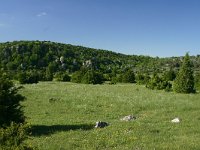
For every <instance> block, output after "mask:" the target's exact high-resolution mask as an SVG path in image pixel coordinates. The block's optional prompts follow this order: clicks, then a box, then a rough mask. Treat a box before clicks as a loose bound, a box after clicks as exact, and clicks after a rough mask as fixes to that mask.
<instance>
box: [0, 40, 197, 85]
mask: <svg viewBox="0 0 200 150" xmlns="http://www.w3.org/2000/svg"><path fill="white" fill-rule="evenodd" d="M183 58H184V57H183V56H180V57H170V58H159V57H150V56H142V55H140V56H138V55H125V54H120V53H115V52H112V51H108V50H101V49H93V48H87V47H83V46H74V45H70V44H63V43H56V42H50V41H13V42H5V43H0V59H1V62H0V68H1V70H3V71H4V72H7V73H8V74H9V75H10V76H11V77H12V78H13V79H18V80H20V81H21V83H26V82H27V80H29V81H30V82H33V83H34V82H35V81H36V80H37V81H42V80H43V81H47V80H53V79H54V78H57V79H58V80H59V78H62V79H60V80H65V81H69V80H71V79H70V78H71V76H72V81H74V82H81V80H82V81H83V83H98V82H97V81H93V82H90V81H88V80H90V78H92V77H93V76H94V75H97V76H98V77H97V78H96V80H100V79H102V78H103V80H105V81H112V82H113V83H115V82H118V81H120V82H132V83H133V82H135V80H138V81H137V83H142V82H143V81H144V80H146V79H148V78H149V76H151V77H152V76H153V77H155V78H156V80H160V79H157V77H158V76H159V75H160V74H166V72H172V74H171V75H172V76H173V73H174V74H176V73H177V72H178V70H179V68H180V65H181V63H182V61H183ZM190 60H191V62H192V64H193V70H194V74H197V75H198V76H199V72H200V55H197V56H190ZM85 68H90V71H89V72H87V70H88V69H85ZM91 70H95V73H93V72H92V71H91ZM30 74H31V75H30ZM34 74H35V75H34ZM36 74H37V75H36ZM85 74H87V76H85V77H83V79H81V80H80V79H79V77H81V76H84V75H85ZM123 74H124V76H122V75H123ZM135 74H136V75H137V76H135ZM73 75H74V76H73ZM145 75H148V76H145ZM24 76H29V78H28V79H27V78H24ZM30 76H31V77H30ZM36 76H37V79H36ZM128 78H129V79H130V80H128ZM174 78H175V77H172V79H170V80H173V79H174ZM79 80H80V81H79Z"/></svg>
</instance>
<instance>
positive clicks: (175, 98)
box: [21, 82, 200, 150]
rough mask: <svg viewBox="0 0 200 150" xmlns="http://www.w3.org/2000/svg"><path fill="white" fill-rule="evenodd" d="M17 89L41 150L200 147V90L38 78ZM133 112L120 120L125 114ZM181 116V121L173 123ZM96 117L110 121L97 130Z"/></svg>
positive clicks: (36, 145)
mask: <svg viewBox="0 0 200 150" xmlns="http://www.w3.org/2000/svg"><path fill="white" fill-rule="evenodd" d="M24 87H25V88H24V89H23V90H22V91H21V93H22V94H23V95H24V96H26V97H27V100H26V101H25V102H24V103H23V105H24V106H25V108H24V111H25V115H26V116H27V117H28V119H27V121H28V122H29V123H30V124H31V126H32V135H31V136H30V138H29V140H27V142H29V143H32V145H33V146H35V147H37V148H38V149H41V150H59V149H60V150H68V149H69V150H71V149H80V150H84V149H85V150H94V149H96V150H98V149H99V150H102V149H103V150H104V149H105V150H112V149H117V150H118V149H123V150H126V149H127V150H130V149H136V150H141V149H142V150H146V149H180V150H183V149H187V150H188V149H193V150H194V149H200V143H199V141H200V116H199V114H200V94H188V95H186V94H175V93H172V92H170V93H167V92H164V91H152V90H149V89H146V88H145V87H143V86H139V85H134V84H117V85H108V84H104V85H85V84H74V83H63V82H40V83H38V84H32V85H24ZM130 114H131V115H134V116H136V117H137V119H136V120H135V121H130V122H123V121H121V120H120V119H121V118H122V117H123V116H126V115H130ZM175 117H179V118H180V119H181V122H180V123H178V124H174V123H171V120H172V119H174V118H175ZM96 121H105V122H108V123H110V125H109V126H108V127H106V128H102V129H95V128H94V126H95V122H96Z"/></svg>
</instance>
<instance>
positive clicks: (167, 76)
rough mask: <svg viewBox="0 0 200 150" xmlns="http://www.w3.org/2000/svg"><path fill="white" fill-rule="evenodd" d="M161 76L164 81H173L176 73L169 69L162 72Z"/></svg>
mask: <svg viewBox="0 0 200 150" xmlns="http://www.w3.org/2000/svg"><path fill="white" fill-rule="evenodd" d="M163 78H164V80H166V81H173V80H174V79H175V78H176V73H175V71H174V70H172V69H170V70H169V71H166V72H164V75H163Z"/></svg>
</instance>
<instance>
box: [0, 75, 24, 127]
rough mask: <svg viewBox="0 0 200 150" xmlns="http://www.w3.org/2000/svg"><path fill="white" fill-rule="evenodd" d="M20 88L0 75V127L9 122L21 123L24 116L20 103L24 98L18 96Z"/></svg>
mask: <svg viewBox="0 0 200 150" xmlns="http://www.w3.org/2000/svg"><path fill="white" fill-rule="evenodd" d="M19 89H20V87H15V86H14V85H13V82H11V81H10V80H8V79H7V78H6V77H5V76H4V75H3V74H2V73H1V74H0V126H1V127H2V126H7V125H9V124H10V123H11V122H15V123H23V122H24V121H25V116H24V113H23V111H22V106H21V104H20V102H22V101H23V100H24V99H25V97H24V96H22V95H20V94H18V90H19Z"/></svg>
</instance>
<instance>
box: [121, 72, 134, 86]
mask: <svg viewBox="0 0 200 150" xmlns="http://www.w3.org/2000/svg"><path fill="white" fill-rule="evenodd" d="M122 82H124V83H135V74H134V72H133V71H132V70H128V71H126V72H125V73H124V74H123V76H122Z"/></svg>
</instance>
